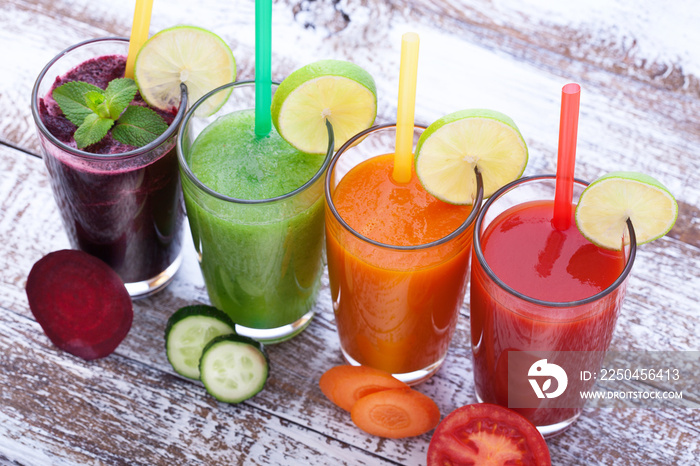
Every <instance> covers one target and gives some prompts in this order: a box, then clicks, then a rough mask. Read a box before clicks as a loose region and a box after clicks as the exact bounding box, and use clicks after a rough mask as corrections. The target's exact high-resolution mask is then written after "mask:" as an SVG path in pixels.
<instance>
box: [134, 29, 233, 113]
mask: <svg viewBox="0 0 700 466" xmlns="http://www.w3.org/2000/svg"><path fill="white" fill-rule="evenodd" d="M134 80H135V81H136V84H137V86H138V88H139V92H140V93H141V96H142V97H143V99H144V100H145V101H146V102H147V103H148V104H149V105H150V106H152V107H155V108H159V109H161V110H170V109H172V108H177V107H178V106H179V105H180V83H185V84H186V85H187V94H188V99H189V101H190V102H192V103H194V102H196V101H197V100H198V99H199V98H200V97H202V96H203V95H204V94H206V93H207V92H209V91H212V90H214V89H216V88H218V87H219V86H222V85H224V84H228V83H230V82H233V81H235V80H236V60H235V59H234V57H233V52H231V48H230V47H229V46H228V45H227V44H226V42H224V41H223V40H222V39H221V38H220V37H219V36H217V35H216V34H214V33H213V32H211V31H208V30H206V29H203V28H199V27H196V26H174V27H171V28H167V29H163V30H162V31H160V32H158V33H156V34H155V35H153V36H152V37H151V38H150V39H148V40H147V41H146V42H145V43H144V44H143V46H142V47H141V49H140V50H139V53H138V55H137V56H136V64H135V67H134ZM230 92H231V91H230V90H229V92H220V93H218V94H217V95H215V96H213V97H212V98H211V99H208V100H207V101H206V102H204V103H203V104H202V105H200V106H199V107H198V108H197V112H196V114H197V115H198V116H207V115H211V114H213V113H215V112H216V111H217V110H218V109H219V108H221V106H222V105H223V104H224V103H226V100H227V99H228V97H229V95H230Z"/></svg>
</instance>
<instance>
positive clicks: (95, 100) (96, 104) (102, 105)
mask: <svg viewBox="0 0 700 466" xmlns="http://www.w3.org/2000/svg"><path fill="white" fill-rule="evenodd" d="M85 103H86V104H87V106H88V107H90V110H92V111H93V112H94V113H96V114H97V115H98V116H99V117H100V118H110V116H109V108H108V107H107V103H106V101H105V96H104V94H102V92H96V91H90V92H87V93H86V94H85ZM113 119H114V118H110V120H113Z"/></svg>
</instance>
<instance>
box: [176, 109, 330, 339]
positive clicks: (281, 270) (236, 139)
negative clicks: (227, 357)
mask: <svg viewBox="0 0 700 466" xmlns="http://www.w3.org/2000/svg"><path fill="white" fill-rule="evenodd" d="M254 127H255V115H254V111H253V110H241V111H237V112H233V113H229V114H227V115H225V116H222V117H220V118H218V119H217V120H216V121H214V122H213V123H212V124H210V125H209V126H208V127H206V128H205V129H204V130H203V131H202V133H200V134H199V136H198V137H197V138H196V140H195V141H194V143H193V144H192V147H191V150H190V153H189V157H188V165H189V166H190V168H191V170H192V172H193V173H194V175H195V176H196V177H197V178H198V179H199V180H200V181H201V182H202V183H203V184H204V185H206V186H207V187H209V188H211V189H212V190H213V191H215V192H216V193H219V194H221V195H224V196H228V197H232V198H235V199H239V200H241V201H240V202H232V201H231V200H226V199H222V198H221V196H215V195H212V194H211V193H206V192H205V191H203V190H201V189H199V188H197V187H196V186H195V185H194V183H193V182H192V180H189V179H187V177H183V186H184V193H185V203H186V206H187V214H188V218H189V222H190V227H191V230H192V235H193V238H194V243H195V248H196V249H197V252H198V253H199V259H200V266H201V269H202V273H203V275H204V280H205V283H206V286H207V291H208V293H209V297H210V299H211V302H212V304H213V305H214V306H216V307H218V308H219V309H222V310H223V311H225V312H226V313H227V314H229V315H230V316H231V318H232V319H233V320H234V322H236V323H237V324H239V325H242V326H244V327H248V328H252V329H274V328H279V327H282V326H285V325H288V324H292V323H294V322H296V321H298V320H299V319H300V318H301V317H302V316H304V315H305V314H306V313H307V312H309V311H310V310H311V308H312V307H313V304H314V301H315V299H316V295H317V292H318V288H319V284H320V277H321V273H322V270H323V262H322V245H323V202H324V201H323V179H322V178H323V177H322V176H319V177H318V179H317V180H315V181H314V182H313V183H311V184H310V185H309V186H307V187H306V189H304V190H302V191H300V192H297V193H295V194H293V195H291V196H286V197H283V198H282V199H279V200H275V201H266V202H255V201H256V200H264V199H271V198H275V197H279V196H283V195H285V194H288V193H290V192H292V191H294V190H296V189H297V188H299V187H301V186H303V185H304V184H305V183H307V182H309V180H311V179H312V178H313V177H314V175H316V174H317V173H318V172H319V170H320V169H321V167H322V165H323V163H324V160H325V158H326V155H325V154H324V155H313V154H307V153H304V152H300V151H298V150H296V149H295V148H293V147H292V146H291V145H289V144H288V143H287V142H286V141H284V140H283V139H282V138H281V137H280V136H279V134H278V133H277V132H276V131H275V129H274V127H273V128H272V131H271V133H270V134H269V135H268V136H267V137H264V138H257V137H256V135H255V132H254ZM246 200H248V201H252V202H249V203H246Z"/></svg>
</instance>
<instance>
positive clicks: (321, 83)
mask: <svg viewBox="0 0 700 466" xmlns="http://www.w3.org/2000/svg"><path fill="white" fill-rule="evenodd" d="M271 115H272V122H273V124H274V125H275V128H276V129H277V132H278V133H279V134H280V135H281V136H282V137H283V138H284V139H285V140H286V141H287V142H289V143H290V144H291V145H293V146H294V147H296V148H297V149H299V150H301V151H304V152H307V153H312V154H322V153H324V152H326V150H327V148H328V132H327V129H326V119H328V121H330V123H331V125H332V126H333V133H334V138H335V143H336V147H339V146H340V145H342V144H344V143H345V142H346V141H347V140H348V139H350V138H351V137H352V136H353V135H355V134H356V133H358V132H360V131H362V130H364V129H367V128H369V127H370V126H371V125H372V124H373V123H374V120H375V118H376V116H377V87H376V84H375V82H374V79H373V78H372V76H371V75H370V74H369V73H368V72H367V71H365V70H364V69H363V68H361V67H360V66H358V65H356V64H354V63H351V62H347V61H342V60H320V61H317V62H314V63H311V64H309V65H306V66H304V67H302V68H299V69H298V70H296V71H294V72H293V73H291V74H290V75H289V76H288V77H287V78H286V79H285V80H284V81H282V83H280V85H279V87H278V88H277V90H276V91H275V95H274V96H273V98H272V107H271Z"/></svg>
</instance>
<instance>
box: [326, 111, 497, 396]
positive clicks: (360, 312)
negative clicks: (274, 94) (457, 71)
mask: <svg viewBox="0 0 700 466" xmlns="http://www.w3.org/2000/svg"><path fill="white" fill-rule="evenodd" d="M424 129H425V127H423V126H415V127H414V144H415V141H416V140H417V138H418V136H419V135H420V133H422V131H423V130H424ZM395 140H396V126H395V125H393V124H388V125H382V126H375V127H372V128H370V129H368V130H366V131H363V132H361V133H358V134H357V135H355V136H354V137H353V138H351V139H350V140H349V141H348V142H347V143H346V144H345V145H343V147H341V148H340V149H339V150H338V152H337V153H336V155H335V156H334V158H333V159H332V160H331V164H330V167H329V170H328V173H327V175H326V184H325V195H326V215H325V218H326V250H327V258H328V274H329V280H330V289H331V298H332V303H333V311H334V313H335V321H336V325H337V329H338V335H339V338H340V347H341V350H342V353H343V356H344V357H345V359H346V361H347V362H348V363H350V364H353V365H366V366H371V367H374V368H376V369H381V370H384V371H387V372H390V373H392V374H393V375H394V376H395V377H397V378H398V379H400V380H403V381H404V382H406V383H408V384H417V383H419V382H422V381H424V380H426V379H427V378H429V377H431V376H432V375H433V374H434V373H435V372H436V371H437V370H438V369H439V367H440V365H441V364H442V362H443V361H444V359H445V356H446V354H447V349H448V347H449V344H450V340H451V338H452V335H453V333H454V330H455V327H456V324H457V319H458V317H459V312H460V308H461V307H462V305H463V302H464V295H465V291H466V288H467V280H468V278H469V262H470V254H471V237H472V231H473V222H474V219H475V218H476V214H477V212H478V206H479V205H480V204H481V199H482V197H483V192H482V187H481V182H480V179H479V188H478V192H477V193H475V201H474V202H473V203H472V205H461V206H458V205H452V204H447V203H445V202H442V201H440V200H438V199H436V198H435V197H433V196H432V195H430V194H428V193H427V192H426V191H425V190H424V189H423V187H422V186H421V184H420V182H419V180H418V178H417V176H416V174H415V171H414V172H413V174H412V177H411V180H410V181H409V182H408V183H397V182H396V181H394V179H393V177H392V171H393V160H394V154H393V152H394V145H395ZM477 178H479V177H477ZM474 206H476V207H474Z"/></svg>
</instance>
